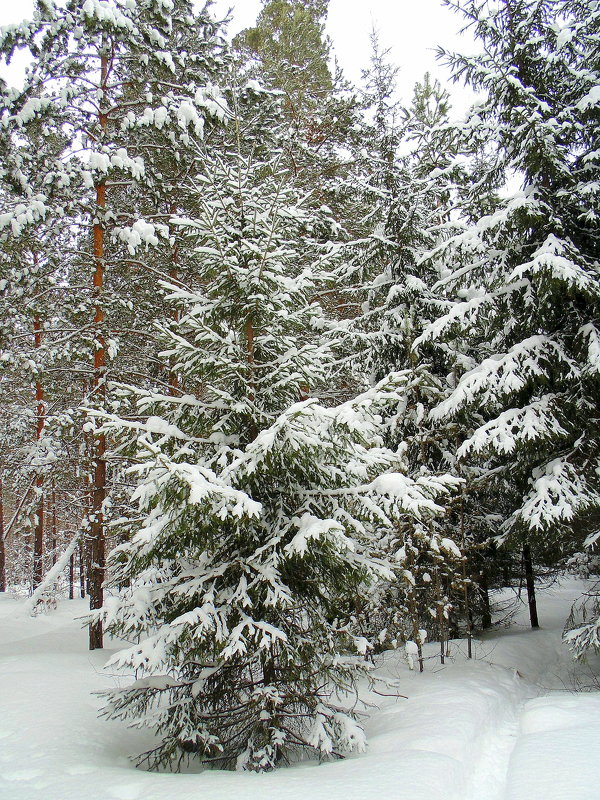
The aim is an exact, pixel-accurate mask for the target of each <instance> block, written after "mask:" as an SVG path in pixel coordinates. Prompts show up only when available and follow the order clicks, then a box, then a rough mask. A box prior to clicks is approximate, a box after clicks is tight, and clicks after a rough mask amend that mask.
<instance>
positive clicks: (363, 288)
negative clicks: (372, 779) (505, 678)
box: [0, 0, 600, 770]
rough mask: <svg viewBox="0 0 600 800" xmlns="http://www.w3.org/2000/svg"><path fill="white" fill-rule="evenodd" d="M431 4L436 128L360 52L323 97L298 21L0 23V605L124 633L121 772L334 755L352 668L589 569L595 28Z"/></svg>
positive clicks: (590, 603) (124, 13)
mask: <svg viewBox="0 0 600 800" xmlns="http://www.w3.org/2000/svg"><path fill="white" fill-rule="evenodd" d="M446 5H447V6H449V7H451V8H454V10H455V11H456V12H458V14H459V15H461V16H462V18H463V20H464V22H465V23H467V24H469V25H470V27H471V30H472V31H473V35H474V38H475V40H476V41H477V42H479V43H480V45H482V48H481V51H480V53H481V54H479V55H475V56H469V55H452V54H442V57H443V58H445V59H446V60H447V61H448V62H449V63H450V64H451V66H452V69H453V73H454V75H455V77H456V79H457V80H464V81H465V82H466V83H467V85H469V86H470V87H471V88H472V89H473V90H474V91H475V92H477V93H478V100H477V103H476V105H475V106H474V107H473V108H472V109H471V110H470V111H469V112H468V114H467V115H466V117H465V119H464V120H462V121H460V122H458V123H456V122H451V121H450V119H449V97H448V93H447V91H446V90H445V89H444V88H443V87H442V86H441V85H440V84H439V83H438V82H437V81H435V80H433V79H431V78H430V77H429V76H427V75H426V76H424V77H423V78H422V79H420V80H419V81H418V82H417V83H416V85H415V87H414V92H413V95H412V98H411V99H410V100H409V101H405V102H402V101H401V100H399V99H398V94H397V92H396V76H397V68H396V67H395V66H394V65H393V63H391V61H390V58H389V54H388V53H387V52H386V51H385V50H384V49H382V47H381V45H380V44H379V41H378V37H377V35H376V33H374V34H373V35H372V37H371V43H372V54H371V59H370V65H369V66H368V67H367V68H366V69H365V71H364V74H363V76H362V86H361V88H356V87H355V86H353V85H352V84H350V83H349V82H348V81H347V80H346V79H345V77H344V75H343V74H342V72H341V70H339V68H336V67H335V66H333V67H332V59H331V52H332V43H331V42H330V40H329V39H328V37H327V36H326V33H325V19H326V15H327V3H326V2H325V0H304V2H300V0H268V1H265V2H264V3H263V7H262V9H261V12H260V14H259V16H258V19H257V22H256V25H255V26H253V27H251V28H246V29H244V30H242V31H241V32H240V33H239V34H238V35H237V36H236V37H235V38H234V40H233V43H232V45H231V46H230V45H229V44H228V42H227V39H226V35H225V29H224V28H223V27H222V26H221V25H220V24H219V23H218V22H217V21H216V20H215V18H214V17H213V16H212V15H211V11H210V9H208V10H206V9H204V10H201V11H194V9H193V8H192V7H191V5H190V4H188V3H186V2H184V1H183V0H176V2H172V0H144V2H133V0H128V2H125V3H122V4H121V3H116V2H109V1H108V0H86V2H84V3H80V2H69V3H66V4H65V5H64V6H62V5H55V4H53V3H51V2H46V0H44V2H40V3H38V4H37V5H36V8H35V12H34V16H33V20H32V22H28V23H23V24H20V25H15V26H9V27H7V28H5V29H4V30H3V34H2V39H1V41H0V50H1V51H2V53H3V54H4V56H5V58H6V59H10V57H11V56H12V54H13V53H14V52H15V51H19V50H24V51H28V52H29V60H30V66H29V68H28V72H27V74H26V76H25V81H24V85H23V87H19V88H17V89H15V88H11V87H10V86H9V85H7V83H6V82H4V81H2V82H1V83H0V89H1V91H2V104H1V109H2V110H1V112H0V113H1V122H2V128H1V132H2V138H1V140H0V148H1V151H2V167H1V173H0V178H1V179H2V188H1V194H0V203H1V213H0V231H1V238H0V244H1V247H2V250H1V262H0V270H1V271H0V291H1V293H2V304H3V306H2V311H3V313H2V320H1V327H0V342H1V345H2V354H1V356H0V358H1V364H2V373H1V374H0V402H1V405H2V426H3V435H2V444H1V446H0V458H1V468H2V478H1V491H2V497H3V498H4V507H2V505H0V590H2V591H5V590H6V588H7V587H8V586H12V587H27V588H29V587H31V589H32V590H34V593H33V598H32V607H33V608H39V607H40V606H43V605H44V604H48V603H51V602H52V599H53V596H54V594H55V592H56V591H60V590H62V588H63V587H64V588H65V590H66V591H68V592H69V593H70V596H73V595H74V593H75V592H76V591H79V592H81V593H84V594H88V595H89V597H90V605H91V609H92V615H91V617H90V620H89V628H90V647H91V648H92V649H96V648H101V647H102V645H103V636H104V632H105V631H108V632H109V633H111V634H113V635H117V636H120V637H122V638H123V639H125V640H127V641H129V642H130V643H132V644H131V647H129V648H128V649H126V650H124V651H123V652H122V653H121V654H120V655H119V656H118V658H117V659H116V660H115V662H114V663H115V665H116V666H122V667H125V668H126V669H130V670H131V669H133V670H134V671H135V672H136V673H137V675H138V680H136V681H135V682H134V683H133V684H131V685H129V686H127V687H125V688H123V689H119V690H118V691H114V692H112V693H109V694H108V696H107V704H108V705H107V708H108V711H107V713H108V714H109V715H111V716H114V717H117V718H124V719H134V720H136V721H137V722H138V724H150V725H151V726H152V727H154V728H155V729H156V731H157V733H158V734H159V742H158V744H157V746H156V748H155V749H153V750H152V751H150V752H148V753H145V754H144V755H143V756H142V757H141V758H142V761H143V762H145V763H147V764H148V765H150V766H151V767H164V766H169V767H174V768H178V767H179V766H180V765H181V763H182V762H184V761H185V760H186V759H188V758H199V759H200V760H202V761H203V762H204V763H215V764H218V765H225V766H233V765H237V766H238V767H239V766H241V767H244V768H248V769H257V770H263V769H270V768H272V767H273V766H276V765H277V764H279V763H280V762H281V760H282V759H286V758H289V757H290V754H291V753H293V752H295V751H296V750H302V749H308V750H312V751H315V750H316V751H318V752H319V753H321V754H322V755H327V754H332V753H342V752H344V751H346V750H348V749H353V748H356V747H360V746H361V745H362V741H363V735H362V729H361V726H360V724H359V720H358V717H357V715H356V714H355V713H354V712H353V710H352V707H348V706H347V704H344V703H343V702H342V701H341V700H340V697H342V696H344V694H346V695H348V694H350V695H351V693H352V691H353V687H354V686H355V685H356V681H357V679H358V677H359V676H360V675H362V674H365V672H368V671H369V656H370V654H372V653H376V652H378V651H380V650H382V649H387V648H390V647H398V646H403V647H404V648H405V649H406V652H407V653H408V654H409V656H410V657H411V658H413V659H414V662H415V663H416V664H420V666H421V667H422V645H423V643H424V642H425V640H426V639H430V640H435V641H438V642H439V643H440V660H442V661H443V660H444V657H445V646H446V642H447V641H448V640H449V639H450V638H454V637H456V636H461V635H464V636H466V638H467V640H468V642H469V643H470V641H471V637H472V635H473V631H474V630H475V629H476V628H479V627H486V626H488V625H489V624H490V623H491V608H490V603H491V600H490V592H491V591H493V589H494V588H497V587H500V586H506V585H511V584H513V583H515V582H516V583H519V582H522V583H523V584H524V585H525V586H526V590H527V593H528V599H529V606H530V613H531V624H532V625H533V626H537V624H538V620H537V612H536V605H535V574H536V572H537V573H545V572H548V571H553V570H557V569H563V568H565V567H567V566H571V567H573V566H576V567H577V569H580V570H584V571H588V572H590V571H591V572H593V571H594V570H595V568H596V564H595V558H594V555H593V552H592V551H593V546H594V544H595V542H596V538H597V536H598V535H599V534H598V507H599V505H600V486H599V483H600V462H599V460H598V459H599V457H598V453H599V449H598V431H599V430H600V425H599V424H598V422H599V413H598V412H599V409H598V402H599V397H600V393H599V391H598V388H599V387H598V381H599V376H600V320H599V313H600V303H599V296H600V282H599V266H598V264H599V262H598V221H597V220H598V217H597V213H598V210H597V205H598V200H597V195H598V186H599V185H600V183H599V182H598V180H597V177H598V176H597V170H598V158H599V155H598V154H599V153H600V148H598V142H597V138H598V133H597V131H598V125H597V123H598V103H599V102H600V92H599V91H598V84H599V81H598V69H599V66H600V63H599V61H600V48H599V35H600V34H599V30H598V20H599V19H600V7H599V6H598V4H597V3H592V4H590V3H587V2H586V3H583V2H577V1H576V0H560V1H559V0H535V2H534V0H505V2H502V3H499V4H491V3H480V2H470V0H465V1H464V2H457V3H452V2H451V3H447V4H446ZM509 180H510V186H511V187H512V186H513V184H514V183H515V182H516V183H518V184H519V188H518V189H516V190H513V189H512V188H511V189H508V188H507V181H509ZM107 556H108V560H109V565H108V566H109V568H108V571H107V563H106V562H107ZM64 580H66V586H65V584H64ZM598 617H599V614H598V603H597V596H595V595H593V594H592V596H591V597H587V598H585V599H584V601H583V602H582V604H581V605H580V606H579V607H578V608H577V609H575V611H574V615H573V619H572V620H571V623H570V625H569V626H568V627H569V632H568V634H567V637H568V640H569V642H570V643H571V645H572V646H573V648H574V649H575V652H576V654H577V655H579V656H584V655H585V652H586V651H587V650H588V649H589V648H595V647H597V646H598V642H599V637H598V631H599V628H600V624H599V622H598ZM144 720H145V721H146V722H145V723H144V722H143V721H144ZM140 721H142V722H140Z"/></svg>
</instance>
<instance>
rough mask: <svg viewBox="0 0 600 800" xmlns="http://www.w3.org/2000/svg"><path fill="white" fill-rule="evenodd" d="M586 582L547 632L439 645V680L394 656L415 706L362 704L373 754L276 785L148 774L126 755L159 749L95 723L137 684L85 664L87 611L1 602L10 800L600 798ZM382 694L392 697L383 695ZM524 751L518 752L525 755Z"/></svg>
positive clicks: (276, 778) (4, 763) (567, 592)
mask: <svg viewBox="0 0 600 800" xmlns="http://www.w3.org/2000/svg"><path fill="white" fill-rule="evenodd" d="M582 589H583V586H582V584H581V583H580V582H576V581H570V582H565V583H564V584H563V586H562V587H559V588H557V589H556V590H551V591H546V592H540V616H541V624H542V626H543V628H542V630H540V631H531V630H529V628H528V625H527V620H526V609H525V608H523V613H521V614H519V615H518V617H517V618H516V619H515V621H514V624H513V625H511V627H510V628H508V629H504V630H501V631H496V632H493V633H491V634H489V635H486V636H485V637H484V638H483V640H482V641H480V642H477V643H476V648H475V656H476V658H475V659H474V660H472V661H470V662H469V661H468V660H467V659H466V656H465V653H464V643H454V644H453V655H452V658H451V659H450V660H449V663H447V664H446V666H444V667H441V666H440V664H439V662H438V660H437V659H436V658H435V655H434V654H435V645H429V646H426V655H427V656H429V658H428V660H427V662H426V670H425V672H424V673H423V674H422V675H421V674H419V673H418V672H412V671H410V670H409V669H408V667H407V665H406V663H405V661H404V659H403V658H402V655H401V654H400V653H398V652H388V653H386V654H384V656H383V657H382V658H381V659H380V661H379V663H378V672H379V674H380V675H382V676H384V677H387V678H389V679H392V680H395V681H396V682H397V691H398V692H399V693H400V694H403V695H406V696H407V699H402V698H397V697H384V696H382V695H377V694H373V693H369V692H367V691H366V690H365V691H364V692H363V694H364V696H365V698H366V699H368V700H371V701H372V702H373V703H376V704H377V706H378V708H377V709H373V710H372V712H371V715H370V718H369V719H368V720H367V722H366V729H367V733H368V737H369V743H370V744H369V750H368V752H367V753H365V754H362V755H357V756H354V757H351V758H348V759H345V760H343V761H337V762H331V763H326V764H322V765H317V764H314V763H311V762H306V763H303V764H301V765H297V766H295V767H293V768H290V769H280V770H277V771H275V772H273V773H269V774H266V775H256V774H249V773H225V772H218V771H213V772H204V773H201V774H198V773H192V772H190V773H188V774H183V775H170V774H154V773H147V772H143V771H140V770H136V769H135V768H134V767H133V766H132V764H131V762H130V761H129V760H128V758H127V755H128V754H132V753H133V754H134V753H139V752H141V751H142V750H143V749H144V748H146V747H148V746H149V744H150V743H151V741H152V737H151V734H149V733H148V732H147V731H131V730H129V729H127V728H126V727H125V726H123V725H121V724H119V723H116V722H106V721H102V720H99V719H98V718H97V713H98V708H99V706H100V705H101V700H100V699H99V698H98V697H97V696H95V695H94V694H92V693H93V692H94V691H98V690H101V689H104V688H108V687H112V686H114V685H115V684H117V683H119V682H121V681H123V680H126V679H124V678H120V677H117V676H115V675H112V674H110V672H106V671H104V670H103V664H104V663H105V662H106V660H107V659H108V657H109V656H110V651H107V650H105V651H94V652H92V653H90V652H89V651H87V649H86V647H87V634H86V631H85V630H82V629H81V627H80V623H79V622H78V621H77V620H75V621H74V617H77V616H78V615H81V614H83V613H84V612H85V605H84V603H83V602H82V601H72V602H69V601H62V602H61V603H60V605H59V608H58V610H57V611H56V612H52V613H50V614H47V615H41V616H38V617H35V618H32V617H30V616H28V615H27V614H26V613H25V612H24V606H25V601H24V600H23V599H16V598H14V597H10V596H8V595H6V594H4V595H3V594H0V798H1V800H81V799H82V798H85V800H142V798H143V800H171V799H172V798H175V797H176V798H177V800H197V798H198V797H207V798H210V800H233V799H234V798H236V797H240V798H243V800H264V797H265V796H267V795H268V796H272V797H276V798H277V800H306V798H307V797H310V798H311V800H599V798H600V790H599V789H598V787H599V786H600V759H599V758H598V753H600V692H592V693H584V694H573V693H569V692H568V691H565V690H566V689H569V688H571V687H573V686H576V685H578V684H581V683H583V684H586V685H589V684H591V683H592V682H593V680H596V681H597V678H595V679H594V676H593V674H592V672H591V671H590V670H591V669H593V668H594V667H595V669H596V673H595V674H596V675H597V674H598V672H599V670H598V666H599V664H598V663H596V664H593V665H591V666H590V668H588V670H587V671H586V669H585V668H583V667H581V666H578V665H574V664H573V663H572V661H571V659H570V656H569V654H568V652H567V651H566V649H565V648H564V647H563V646H562V644H561V642H560V637H561V631H562V625H563V623H564V619H565V618H566V616H567V614H568V610H569V607H570V603H571V602H572V601H573V600H574V599H576V597H577V596H578V595H579V594H580V593H581V591H582ZM382 694H387V691H386V690H383V691H382ZM513 745H514V749H512V748H513Z"/></svg>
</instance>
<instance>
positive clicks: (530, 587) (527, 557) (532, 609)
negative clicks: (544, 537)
mask: <svg viewBox="0 0 600 800" xmlns="http://www.w3.org/2000/svg"><path fill="white" fill-rule="evenodd" d="M523 564H524V565H525V584H526V586H527V602H528V603H529V619H530V620H531V627H532V628H539V627H540V623H539V621H538V613H537V603H536V599H535V580H534V575H533V562H532V560H531V548H530V547H529V544H528V543H525V544H524V545H523Z"/></svg>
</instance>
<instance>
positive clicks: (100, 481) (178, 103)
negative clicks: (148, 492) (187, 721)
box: [0, 0, 223, 648]
mask: <svg viewBox="0 0 600 800" xmlns="http://www.w3.org/2000/svg"><path fill="white" fill-rule="evenodd" d="M214 27H215V26H214V24H213V23H212V21H210V20H209V19H207V17H206V14H205V13H204V12H202V14H201V15H199V16H195V15H194V14H193V13H192V4H191V3H189V2H186V0H177V1H176V2H172V0H164V1H163V0H142V1H141V2H120V0H86V2H84V3H81V2H79V0H71V1H70V2H67V3H66V4H65V5H64V6H62V5H58V4H55V3H54V2H52V0H43V2H42V1H41V0H40V2H38V3H37V4H36V8H35V13H34V16H33V19H32V20H31V21H28V22H24V23H22V24H20V25H15V26H10V27H8V28H6V29H4V30H3V34H2V37H1V39H0V52H1V53H2V55H3V56H4V57H5V58H6V59H7V60H8V59H10V57H11V56H12V54H13V53H14V51H15V50H18V49H23V50H28V51H29V53H30V55H31V57H32V63H31V67H30V68H29V70H28V73H27V75H26V78H25V83H24V86H23V87H22V88H20V89H18V90H17V89H9V88H7V87H6V86H5V85H3V86H2V87H1V100H0V107H1V109H2V111H1V122H2V125H1V128H0V131H1V134H2V139H3V142H2V146H1V149H2V152H3V153H4V154H5V156H6V157H5V158H4V160H3V163H2V168H1V177H2V180H3V182H4V183H5V184H7V185H9V186H10V187H11V189H12V192H13V195H15V197H14V203H13V205H12V208H10V209H7V210H6V213H4V214H3V215H2V217H1V219H0V224H1V227H2V229H3V231H4V232H5V233H7V235H8V236H9V237H10V236H12V237H15V238H16V237H19V236H22V235H32V234H34V233H35V232H36V231H37V230H38V229H39V227H40V226H42V225H43V226H46V229H47V228H48V227H51V226H52V227H55V228H57V229H59V228H63V229H67V230H68V231H69V232H70V233H71V237H72V238H73V237H75V235H76V233H75V231H76V229H78V230H79V231H80V235H79V236H78V237H77V244H76V247H75V248H74V251H75V252H74V253H72V255H73V256H76V257H77V258H76V260H78V262H79V267H80V271H79V274H80V275H81V274H83V275H84V281H83V283H84V284H86V285H87V286H88V287H89V288H90V289H91V291H88V292H87V293H82V297H81V300H80V303H79V304H78V305H79V307H81V306H82V305H83V306H84V307H86V306H87V313H88V317H87V320H86V329H87V334H88V335H87V337H86V340H87V343H88V345H89V348H88V349H89V356H88V365H87V367H86V370H85V371H86V372H87V376H86V377H88V378H89V380H88V381H87V384H88V391H89V394H90V402H91V403H93V404H95V405H96V406H98V407H104V406H105V405H106V402H107V400H106V376H107V369H108V367H109V362H110V356H111V354H112V355H114V353H115V352H116V350H117V345H118V341H116V340H114V339H112V337H111V336H110V332H109V330H108V328H107V319H106V318H107V315H108V316H109V318H110V310H111V304H112V305H113V306H114V305H116V306H117V308H119V310H120V311H121V312H122V311H123V310H124V309H125V308H127V309H129V310H130V311H131V310H132V307H133V304H132V303H131V300H130V299H129V298H127V299H126V300H125V299H123V290H125V292H127V291H128V290H129V289H130V287H131V277H130V275H128V274H127V272H126V270H124V265H125V264H126V263H127V257H129V259H131V258H132V256H133V255H135V253H136V249H137V247H138V246H140V245H144V244H148V243H152V244H154V243H155V242H157V241H159V240H160V239H161V237H162V238H164V239H167V240H168V239H169V238H170V237H169V230H168V227H167V226H166V225H165V224H161V220H162V218H163V217H164V216H165V214H168V211H164V210H162V209H161V208H160V203H161V201H163V204H164V200H165V194H167V195H168V192H169V189H170V188H171V187H172V186H173V184H174V179H173V176H165V175H163V172H162V167H163V165H164V163H165V159H164V157H163V158H161V156H163V155H164V152H165V151H169V153H171V152H172V151H174V152H175V154H176V155H179V156H181V153H180V151H181V150H182V149H183V150H185V147H186V146H187V145H188V144H189V143H190V142H191V141H192V140H193V139H195V138H199V137H201V136H202V135H203V132H204V127H205V122H206V120H208V119H211V118H213V117H215V116H216V117H221V116H222V115H223V105H222V104H220V103H219V93H218V91H217V90H216V89H215V87H214V78H215V67H218V66H219V63H220V62H219V59H218V58H217V57H216V55H215V52H216V51H218V50H219V48H220V42H219V41H218V40H215V37H214ZM194 40H196V42H197V45H198V46H197V47H194V48H192V47H190V46H189V44H190V42H192V41H194ZM172 50H173V51H176V52H172ZM139 65H143V66H144V67H145V68H146V70H145V72H144V73H143V74H142V71H141V69H140V68H139ZM148 131H151V132H152V133H153V134H154V135H148ZM144 134H145V135H144ZM57 139H59V140H60V141H61V144H62V147H61V148H60V151H59V152H57V148H56V140H57ZM142 196H143V198H144V201H145V202H144V203H143V202H142V199H141V198H142ZM133 198H134V201H133V202H132V199H133ZM142 209H143V212H144V213H145V214H147V215H148V216H149V219H144V218H140V217H141V216H142V214H141V211H142ZM157 210H159V211H162V217H160V216H159V218H158V219H157V218H156V217H155V212H156V211H157ZM72 274H73V273H72ZM111 283H112V285H111ZM117 287H118V288H119V289H120V291H119V292H115V291H114V290H115V289H116V288H117ZM116 294H118V298H117V299H115V295H116ZM111 301H112V303H111ZM146 327H147V326H146ZM126 333H127V334H130V333H131V331H129V330H128V331H126ZM122 338H123V339H127V338H131V337H130V336H125V335H124V336H122ZM90 361H93V364H90ZM93 443H94V444H93V458H92V462H93V501H92V507H91V513H90V515H89V543H90V548H91V567H92V569H91V575H90V586H91V605H92V607H93V608H98V607H100V606H101V604H102V581H103V577H104V562H105V543H104V516H105V512H106V501H107V487H108V480H107V472H106V461H105V457H104V454H105V449H106V441H105V438H104V436H103V435H102V434H100V435H98V436H95V437H94V438H93ZM101 646H102V631H101V629H100V627H99V626H98V625H96V626H92V627H91V628H90V647H91V648H96V647H101Z"/></svg>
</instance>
